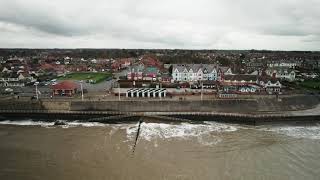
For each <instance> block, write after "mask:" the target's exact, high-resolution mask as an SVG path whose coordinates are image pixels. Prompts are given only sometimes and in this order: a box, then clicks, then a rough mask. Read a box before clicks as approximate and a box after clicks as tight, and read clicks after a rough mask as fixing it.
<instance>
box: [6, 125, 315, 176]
mask: <svg viewBox="0 0 320 180" xmlns="http://www.w3.org/2000/svg"><path fill="white" fill-rule="evenodd" d="M13 124H17V123H12V124H10V123H9V122H5V123H2V124H1V125H0V142H1V143H0V159H1V163H0V179H1V180H7V179H8V180H18V179H24V180H28V179H30V180H31V179H32V180H34V179H41V180H42V179H65V180H73V179H74V180H81V179H96V180H99V179H137V180H138V179H139V180H144V179H146V180H150V179H246V180H247V179H249V180H250V179H273V180H274V179H297V180H298V179H299V180H300V179H318V178H319V175H320V155H319V152H320V127H319V126H312V127H269V126H264V127H246V126H238V125H227V124H218V123H206V124H186V123H183V124H159V123H142V124H141V132H140V136H139V137H138V141H137V145H136V147H135V150H134V152H133V145H134V143H135V138H136V137H135V136H136V132H137V124H118V125H104V124H99V123H93V124H92V123H91V124H90V123H84V124H81V123H73V124H72V123H70V124H69V125H67V126H60V127H56V126H51V125H52V124H51V123H34V122H22V123H21V122H20V125H13ZM18 124H19V123H18Z"/></svg>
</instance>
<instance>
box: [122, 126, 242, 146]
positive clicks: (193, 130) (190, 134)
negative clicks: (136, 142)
mask: <svg viewBox="0 0 320 180" xmlns="http://www.w3.org/2000/svg"><path fill="white" fill-rule="evenodd" d="M237 129H238V128H237V127H236V126H233V125H226V124H220V123H214V122H206V123H205V124H188V123H182V124H162V123H142V124H141V128H140V136H139V138H140V139H143V140H146V141H152V140H155V139H158V138H160V139H169V138H179V139H190V138H196V139H197V140H198V142H199V143H201V144H203V145H208V146H209V145H213V144H216V143H218V142H220V141H221V139H220V138H219V137H217V136H215V135H213V134H212V133H219V132H232V131H236V130H237ZM137 130H138V125H136V126H131V127H129V128H127V136H128V138H130V139H133V138H135V136H136V133H137Z"/></svg>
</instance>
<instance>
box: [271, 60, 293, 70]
mask: <svg viewBox="0 0 320 180" xmlns="http://www.w3.org/2000/svg"><path fill="white" fill-rule="evenodd" d="M267 65H268V67H270V68H273V67H275V68H277V67H283V68H291V69H294V68H296V67H297V66H298V63H297V62H295V61H289V60H281V61H277V62H270V63H268V64H267Z"/></svg>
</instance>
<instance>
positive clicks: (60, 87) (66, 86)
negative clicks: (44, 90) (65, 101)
mask: <svg viewBox="0 0 320 180" xmlns="http://www.w3.org/2000/svg"><path fill="white" fill-rule="evenodd" d="M77 89H78V85H77V84H76V83H74V82H73V81H62V82H60V83H58V84H56V85H53V86H52V91H53V92H52V94H53V96H73V95H74V94H76V93H77Z"/></svg>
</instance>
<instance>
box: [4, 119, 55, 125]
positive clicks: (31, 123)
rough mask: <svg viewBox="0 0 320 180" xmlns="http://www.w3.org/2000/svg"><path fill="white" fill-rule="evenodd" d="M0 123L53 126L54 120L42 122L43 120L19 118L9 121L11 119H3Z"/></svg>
mask: <svg viewBox="0 0 320 180" xmlns="http://www.w3.org/2000/svg"><path fill="white" fill-rule="evenodd" d="M0 124H2V125H16V126H43V127H47V126H53V125H54V122H44V121H33V120H31V119H30V120H19V121H11V120H5V121H0Z"/></svg>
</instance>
